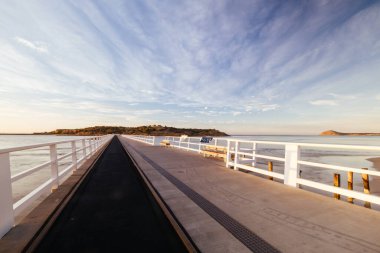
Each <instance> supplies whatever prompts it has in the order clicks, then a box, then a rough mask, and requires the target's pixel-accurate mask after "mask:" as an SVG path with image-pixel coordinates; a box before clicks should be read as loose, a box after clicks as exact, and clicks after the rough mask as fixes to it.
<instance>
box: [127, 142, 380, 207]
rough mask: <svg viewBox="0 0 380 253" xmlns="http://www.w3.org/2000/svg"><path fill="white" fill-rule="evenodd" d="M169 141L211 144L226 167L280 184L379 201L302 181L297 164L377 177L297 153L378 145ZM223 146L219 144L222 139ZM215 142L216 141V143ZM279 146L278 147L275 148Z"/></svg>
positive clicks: (192, 146)
mask: <svg viewBox="0 0 380 253" xmlns="http://www.w3.org/2000/svg"><path fill="white" fill-rule="evenodd" d="M127 137H128V138H130V139H135V140H139V141H142V142H145V143H149V144H151V145H154V144H153V143H152V141H151V138H154V136H149V137H147V136H127ZM164 139H165V140H166V141H169V143H170V147H174V148H179V149H183V150H187V151H194V152H198V153H200V152H201V151H202V149H203V147H205V146H208V145H212V146H216V147H219V148H225V149H226V167H230V166H232V167H233V168H234V169H235V170H239V169H243V170H248V171H252V172H254V173H257V174H261V175H265V176H270V177H274V178H277V179H279V180H283V182H284V184H286V185H289V186H292V187H298V185H305V186H308V187H312V188H315V189H318V190H322V191H325V192H331V193H337V194H342V195H345V196H348V197H353V198H356V199H359V200H362V201H368V202H370V203H374V204H379V203H380V197H379V196H376V195H373V194H364V193H362V192H358V191H355V190H347V189H342V188H339V187H334V186H331V185H327V184H324V183H320V182H314V181H311V180H305V179H302V178H300V174H299V172H300V170H299V166H300V165H305V166H310V167H319V168H324V169H327V170H334V171H344V172H353V173H358V174H367V175H371V176H380V171H373V170H364V169H360V168H354V167H352V166H338V165H333V164H324V163H317V162H311V161H305V160H301V153H302V150H303V149H304V148H306V150H307V149H313V150H314V149H317V150H320V151H325V152H326V151H327V152H330V151H331V150H339V151H342V150H343V151H345V150H346V151H348V150H350V151H363V150H365V151H374V152H376V153H378V156H379V157H380V152H378V151H380V146H363V145H340V144H338V145H337V144H320V143H292V142H275V141H254V140H242V139H236V138H225V137H221V138H219V137H216V138H214V139H213V141H212V143H201V142H200V139H201V137H188V138H185V139H183V140H181V139H180V137H174V136H166V137H165V138H164ZM223 141H224V142H225V145H221V143H222V142H223ZM216 144H219V145H218V146H217V145H216ZM156 145H157V144H156ZM258 145H265V146H266V147H265V149H271V148H268V147H267V146H270V147H273V148H272V149H276V150H281V153H282V155H281V156H273V155H268V154H263V153H260V152H262V150H261V151H260V149H258ZM279 146H280V147H279ZM257 158H260V159H265V160H268V161H278V162H279V163H280V164H281V163H282V164H283V173H278V172H272V171H268V170H264V169H260V168H258V167H257V166H256V163H257V162H256V161H257Z"/></svg>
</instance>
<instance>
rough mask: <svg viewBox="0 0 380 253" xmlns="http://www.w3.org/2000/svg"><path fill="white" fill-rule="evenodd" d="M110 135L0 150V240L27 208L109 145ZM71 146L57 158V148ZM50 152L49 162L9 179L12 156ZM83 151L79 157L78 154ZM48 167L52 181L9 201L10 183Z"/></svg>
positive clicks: (10, 196)
mask: <svg viewBox="0 0 380 253" xmlns="http://www.w3.org/2000/svg"><path fill="white" fill-rule="evenodd" d="M112 137H113V135H105V136H95V137H86V138H78V139H74V140H66V141H58V142H49V143H40V144H34V145H28V146H22V147H13V148H6V149H0V217H1V218H0V238H1V237H2V236H4V234H5V233H7V232H8V231H9V230H10V229H11V228H12V226H13V225H14V220H15V216H16V215H18V214H20V213H21V212H22V211H24V210H25V209H26V208H28V207H30V205H31V204H32V203H33V202H34V201H35V200H36V199H38V198H39V197H40V196H41V195H42V194H45V193H48V192H49V191H50V190H53V189H56V188H57V187H59V185H60V184H61V183H62V182H63V181H64V180H65V179H66V178H67V176H68V175H69V173H70V172H73V171H74V170H76V169H77V168H78V166H80V165H81V164H82V163H83V162H84V161H85V160H86V159H89V158H90V157H91V156H92V155H93V154H95V152H96V151H97V150H99V149H100V148H102V147H103V146H104V145H105V144H106V143H108V142H109V141H110V139H111V138H112ZM77 142H80V143H81V144H82V145H81V148H77V146H76V144H77ZM60 144H70V145H71V152H69V153H67V154H64V155H61V156H58V155H57V145H60ZM41 147H44V148H49V150H50V151H49V152H50V160H49V161H48V162H45V163H43V164H40V165H37V166H35V167H33V168H30V169H27V170H24V171H22V172H20V173H18V174H16V175H14V176H11V163H10V156H11V155H12V153H13V152H17V151H24V150H30V149H36V148H41ZM81 151H82V156H78V153H79V152H81ZM69 157H71V162H70V163H69V165H68V166H66V167H65V168H62V169H61V170H59V164H58V163H59V161H62V160H64V159H66V158H69ZM49 166H50V167H51V177H50V178H49V179H48V180H47V181H45V182H43V183H42V184H41V185H39V186H37V187H36V188H35V189H33V190H32V191H31V192H29V193H28V194H26V195H25V196H24V197H22V198H21V199H20V200H18V201H17V202H16V203H13V198H12V183H13V182H16V181H18V180H20V179H23V178H25V177H26V176H28V175H30V174H32V173H34V172H37V171H39V170H41V169H43V168H46V167H49Z"/></svg>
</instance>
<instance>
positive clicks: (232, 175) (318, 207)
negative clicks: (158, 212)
mask: <svg viewBox="0 0 380 253" xmlns="http://www.w3.org/2000/svg"><path fill="white" fill-rule="evenodd" d="M121 140H122V143H123V145H124V147H125V148H126V149H127V150H128V152H129V153H130V154H131V155H132V157H133V159H134V160H135V161H136V162H137V164H138V165H139V167H140V168H141V169H142V171H143V172H144V173H145V174H146V176H147V177H148V178H149V180H150V181H151V183H152V184H153V185H154V187H155V188H156V190H157V191H158V192H159V193H160V195H161V197H162V198H163V199H164V200H165V202H166V203H167V204H168V206H169V207H170V208H171V210H172V211H173V213H174V215H175V216H176V217H177V219H178V220H179V221H180V222H181V224H182V225H183V227H184V228H185V229H186V231H187V232H188V234H189V235H190V236H191V238H192V239H193V241H194V242H195V243H196V244H197V246H198V247H199V249H200V250H201V251H203V252H250V251H256V252H265V251H266V252H275V251H281V252H380V233H379V231H380V230H379V225H380V212H378V211H374V210H370V209H366V208H363V207H360V206H356V205H352V204H348V203H346V202H344V201H338V200H335V199H333V198H328V197H324V196H321V195H318V194H315V193H312V192H307V191H304V190H301V189H297V188H292V187H288V186H285V185H283V184H280V183H276V182H272V181H270V180H266V179H263V178H260V177H255V176H253V175H250V174H246V173H243V172H236V171H233V170H230V169H227V168H225V166H224V163H223V162H220V161H218V160H214V159H206V158H203V157H202V156H200V155H198V154H196V153H193V152H187V151H182V150H178V149H171V148H164V147H156V146H149V145H146V144H143V143H140V142H136V141H132V140H127V139H125V138H121ZM255 247H256V248H255Z"/></svg>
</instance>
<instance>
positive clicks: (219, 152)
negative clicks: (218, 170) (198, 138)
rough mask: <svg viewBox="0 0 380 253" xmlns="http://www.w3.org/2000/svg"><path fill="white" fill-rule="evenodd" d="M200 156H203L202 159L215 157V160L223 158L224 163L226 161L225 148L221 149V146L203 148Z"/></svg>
mask: <svg viewBox="0 0 380 253" xmlns="http://www.w3.org/2000/svg"><path fill="white" fill-rule="evenodd" d="M201 154H203V156H204V157H216V158H223V159H224V161H226V159H227V148H226V147H221V146H211V145H207V146H203V149H202V150H201Z"/></svg>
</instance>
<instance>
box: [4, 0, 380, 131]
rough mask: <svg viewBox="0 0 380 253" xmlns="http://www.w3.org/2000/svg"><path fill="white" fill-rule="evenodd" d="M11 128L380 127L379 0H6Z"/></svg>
mask: <svg viewBox="0 0 380 253" xmlns="http://www.w3.org/2000/svg"><path fill="white" fill-rule="evenodd" d="M0 115H1V124H0V132H35V131H49V130H53V129H56V128H78V127H86V126H93V125H122V126H137V125H145V124H162V125H170V126H177V127H197V128H217V129H220V130H223V131H226V132H228V133H230V134H297V133H298V134H299V133H301V134H318V133H319V132H321V131H323V130H327V129H335V130H339V131H347V132H359V131H362V132H380V117H379V115H380V2H379V1H356V0H353V1H350V0H344V1H337V0H335V1H322V0H315V1H268V0H264V1H251V0H250V1H223V0H218V1H206V0H202V1H174V0H173V1H140V0H136V1H133V0H128V1H117V0H112V1H58V0H52V1H36V0H31V1H17V0H15V1H4V2H2V4H1V6H0Z"/></svg>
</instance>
